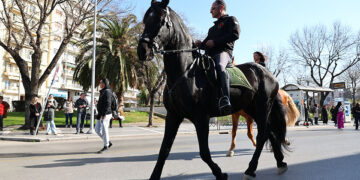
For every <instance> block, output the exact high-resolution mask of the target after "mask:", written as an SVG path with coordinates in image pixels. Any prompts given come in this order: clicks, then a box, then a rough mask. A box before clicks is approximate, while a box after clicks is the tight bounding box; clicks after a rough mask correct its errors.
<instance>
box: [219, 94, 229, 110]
mask: <svg viewBox="0 0 360 180" xmlns="http://www.w3.org/2000/svg"><path fill="white" fill-rule="evenodd" d="M218 107H219V110H220V111H221V112H222V113H223V114H230V113H231V104H230V100H229V98H228V97H227V96H223V97H221V98H220V99H219V106H218Z"/></svg>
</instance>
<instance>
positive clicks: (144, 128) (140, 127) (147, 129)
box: [137, 127, 163, 134]
mask: <svg viewBox="0 0 360 180" xmlns="http://www.w3.org/2000/svg"><path fill="white" fill-rule="evenodd" d="M137 128H139V129H142V130H146V131H150V132H154V133H157V134H163V133H162V132H159V131H155V130H151V129H146V128H142V127H137Z"/></svg>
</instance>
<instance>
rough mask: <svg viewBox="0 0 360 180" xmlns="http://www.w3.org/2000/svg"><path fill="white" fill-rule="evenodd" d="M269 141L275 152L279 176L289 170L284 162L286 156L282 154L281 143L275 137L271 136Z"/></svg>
mask: <svg viewBox="0 0 360 180" xmlns="http://www.w3.org/2000/svg"><path fill="white" fill-rule="evenodd" d="M269 139H270V142H271V146H272V148H273V151H274V156H275V159H276V163H277V167H278V174H282V173H284V172H285V171H286V170H287V164H286V163H285V162H283V160H284V155H283V153H282V152H281V143H280V142H279V141H277V140H276V139H275V137H274V136H273V135H270V136H269Z"/></svg>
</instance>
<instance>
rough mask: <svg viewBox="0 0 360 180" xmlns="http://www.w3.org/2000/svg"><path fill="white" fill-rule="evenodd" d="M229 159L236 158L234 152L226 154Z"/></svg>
mask: <svg viewBox="0 0 360 180" xmlns="http://www.w3.org/2000/svg"><path fill="white" fill-rule="evenodd" d="M226 156H227V157H233V156H234V151H229V152H228V153H227V154H226Z"/></svg>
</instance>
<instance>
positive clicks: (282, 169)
mask: <svg viewBox="0 0 360 180" xmlns="http://www.w3.org/2000/svg"><path fill="white" fill-rule="evenodd" d="M287 170H288V167H287V165H285V166H284V167H279V168H278V174H279V175H280V174H283V173H284V172H286V171H287Z"/></svg>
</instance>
